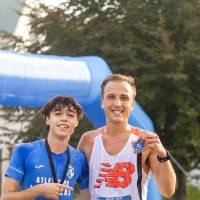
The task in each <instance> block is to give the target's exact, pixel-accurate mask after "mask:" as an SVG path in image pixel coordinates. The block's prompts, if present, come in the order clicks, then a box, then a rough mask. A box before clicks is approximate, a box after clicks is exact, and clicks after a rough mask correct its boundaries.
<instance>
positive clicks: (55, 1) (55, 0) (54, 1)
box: [14, 0, 66, 39]
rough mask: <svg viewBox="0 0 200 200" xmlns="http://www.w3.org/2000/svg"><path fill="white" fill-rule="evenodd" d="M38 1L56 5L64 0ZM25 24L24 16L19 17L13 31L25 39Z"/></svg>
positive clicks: (26, 35)
mask: <svg viewBox="0 0 200 200" xmlns="http://www.w3.org/2000/svg"><path fill="white" fill-rule="evenodd" d="M27 1H28V0H26V2H27ZM40 1H41V2H43V3H45V4H46V5H49V6H58V5H59V4H60V3H62V2H66V0H40ZM26 24H27V19H26V17H20V18H19V21H18V24H17V27H16V29H15V32H14V33H15V34H16V35H19V36H22V37H23V38H25V39H27V38H29V30H28V27H27V26H26Z"/></svg>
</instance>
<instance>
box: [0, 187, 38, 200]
mask: <svg viewBox="0 0 200 200" xmlns="http://www.w3.org/2000/svg"><path fill="white" fill-rule="evenodd" d="M40 195H41V191H40V189H39V187H37V186H34V187H32V188H29V189H26V190H23V191H20V192H8V191H7V192H5V193H3V194H2V197H1V200H19V199H26V200H33V199H34V198H35V197H36V196H40Z"/></svg>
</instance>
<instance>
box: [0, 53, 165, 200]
mask: <svg viewBox="0 0 200 200" xmlns="http://www.w3.org/2000/svg"><path fill="white" fill-rule="evenodd" d="M111 73H112V72H111V70H110V69H109V67H108V66H107V64H106V63H105V61H104V60H103V59H101V58H99V57H96V56H86V57H61V56H47V55H33V54H28V53H26V54H16V53H14V52H8V51H0V105H7V106H26V107H41V106H42V105H43V104H44V103H45V102H46V101H47V100H48V99H49V98H51V97H53V96H55V95H58V94H63V95H69V96H74V97H75V98H76V99H77V100H78V101H79V103H80V104H81V105H82V106H83V109H84V112H85V114H86V116H87V117H88V118H89V120H90V121H91V122H92V124H93V125H94V126H95V127H100V126H103V125H105V116H104V112H103V111H102V109H101V106H100V102H101V98H100V85H101V83H102V81H103V80H104V79H105V78H106V77H107V76H108V75H110V74H111ZM129 122H130V124H132V125H134V126H137V127H140V128H142V129H146V130H151V131H153V130H154V128H153V124H152V121H151V120H150V118H149V117H148V116H147V115H146V113H145V112H144V111H143V110H142V108H141V107H140V106H139V104H137V103H136V104H135V107H134V110H133V112H132V113H131V116H130V119H129ZM148 189H149V192H148V200H160V199H161V195H160V193H159V192H158V190H157V187H156V185H155V182H154V180H153V178H151V180H150V184H149V188H148Z"/></svg>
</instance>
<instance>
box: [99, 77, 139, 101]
mask: <svg viewBox="0 0 200 200" xmlns="http://www.w3.org/2000/svg"><path fill="white" fill-rule="evenodd" d="M110 81H125V82H127V83H129V84H130V86H131V88H132V90H133V98H134V99H135V97H136V85H135V79H134V78H133V77H132V76H125V75H122V74H112V75H110V76H108V77H107V78H106V79H104V81H103V82H102V84H101V97H102V98H103V95H104V89H105V86H106V85H107V84H108V83H109V82H110Z"/></svg>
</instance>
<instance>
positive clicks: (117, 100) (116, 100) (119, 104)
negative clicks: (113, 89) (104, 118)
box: [113, 98, 121, 106]
mask: <svg viewBox="0 0 200 200" xmlns="http://www.w3.org/2000/svg"><path fill="white" fill-rule="evenodd" d="M113 103H114V105H115V106H121V100H120V99H119V98H116V99H115V101H114V102H113Z"/></svg>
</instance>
